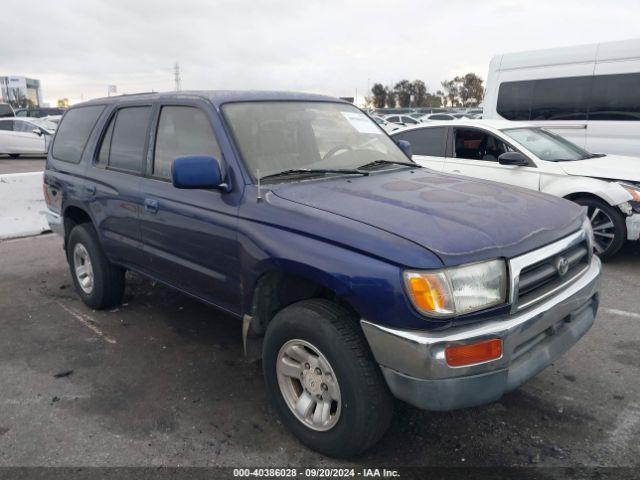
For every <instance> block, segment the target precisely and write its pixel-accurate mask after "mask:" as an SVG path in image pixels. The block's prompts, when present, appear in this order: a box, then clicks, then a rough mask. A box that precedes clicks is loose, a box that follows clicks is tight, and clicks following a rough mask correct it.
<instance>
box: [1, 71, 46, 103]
mask: <svg viewBox="0 0 640 480" xmlns="http://www.w3.org/2000/svg"><path fill="white" fill-rule="evenodd" d="M0 94H1V96H2V100H1V102H2V103H9V104H11V106H12V107H13V108H27V107H40V106H42V88H41V87H40V80H36V79H33V78H27V77H20V76H13V75H11V76H7V77H0Z"/></svg>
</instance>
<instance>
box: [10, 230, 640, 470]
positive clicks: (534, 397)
mask: <svg viewBox="0 0 640 480" xmlns="http://www.w3.org/2000/svg"><path fill="white" fill-rule="evenodd" d="M638 272H640V248H638V247H636V246H633V247H632V248H627V249H626V250H625V251H623V253H622V254H620V255H618V257H617V258H616V259H614V261H612V262H610V263H609V264H607V265H606V266H605V269H604V278H603V285H602V305H601V311H600V314H599V317H598V319H597V323H596V325H595V326H594V327H593V329H592V330H591V331H590V332H589V333H588V335H587V336H586V337H585V338H584V339H583V340H582V341H581V342H580V343H579V344H578V345H576V346H575V347H574V348H573V349H572V350H571V351H570V352H568V354H566V355H565V356H564V357H563V358H562V359H560V360H559V361H558V362H557V363H556V364H555V365H553V366H552V367H550V368H549V369H547V370H546V371H544V372H543V373H542V374H540V375H539V376H538V377H536V378H535V379H533V380H532V381H530V382H529V383H527V384H526V385H524V386H523V387H522V388H520V389H519V390H517V391H515V392H512V393H510V394H508V395H506V396H505V397H503V398H502V400H501V401H499V402H498V403H495V404H492V405H489V406H484V407H479V408H473V409H468V410H463V411H457V412H450V413H430V412H423V411H419V410H416V409H414V408H411V407H409V406H406V405H398V407H397V409H396V416H395V420H394V422H393V425H392V427H391V429H390V431H389V432H388V433H387V435H386V436H385V437H384V438H383V440H382V441H381V442H380V443H379V444H378V445H377V446H376V447H375V448H374V449H373V450H372V451H370V452H369V453H368V454H367V455H366V456H364V457H361V458H358V459H355V460H353V462H336V461H334V460H332V459H328V458H323V457H321V456H319V455H317V454H316V453H314V452H311V451H309V450H307V449H306V448H304V447H302V446H301V445H300V444H299V443H298V442H297V441H296V440H295V439H294V438H293V437H292V436H291V435H290V434H289V433H288V432H287V431H286V430H285V429H284V427H283V426H282V425H281V424H280V423H279V422H278V421H277V419H276V416H275V412H274V411H273V410H272V409H271V408H270V407H269V406H268V405H267V401H266V396H265V392H264V385H263V380H262V375H261V370H260V365H259V364H258V363H248V362H247V361H245V360H244V359H243V356H242V344H241V335H240V324H239V323H238V322H236V321H235V320H233V319H231V318H229V317H226V316H224V315H221V314H220V313H218V312H217V311H216V310H214V309H212V308H210V307H207V306H205V305H202V304H200V303H198V302H197V301H195V300H192V299H190V298H188V297H185V296H183V295H181V294H179V293H176V292H173V291H171V290H169V289H167V288H165V287H162V286H160V285H155V284H153V283H152V282H150V281H149V280H146V279H143V278H141V277H138V276H135V275H130V276H129V278H128V287H127V292H126V299H125V304H124V305H123V306H122V307H121V308H119V309H116V310H114V311H111V312H95V311H92V310H90V309H88V308H86V307H85V306H84V305H83V304H82V303H81V302H80V300H79V299H78V297H77V296H76V295H75V293H74V291H73V288H72V284H71V279H70V276H69V273H68V270H67V265H66V263H65V260H64V256H63V252H62V248H61V240H60V239H59V238H58V237H56V236H54V235H50V234H49V235H42V236H38V237H32V238H27V239H21V240H10V241H5V242H3V243H0V466H32V465H39V466H43V465H46V466H154V465H192V466H206V465H223V466H266V465H304V466H308V465H318V466H322V465H325V466H326V465H336V464H339V463H340V464H344V465H350V464H353V465H360V464H367V465H372V466H386V465H430V466H436V465H437V466H480V465H482V466H503V465H507V466H512V465H527V466H529V465H535V466H577V465H591V466H595V465H598V466H630V465H636V466H637V465H640V441H639V440H640V381H639V379H640V348H638V345H640V308H639V307H638V291H639V289H640V275H638ZM57 374H59V378H58V377H56V375H57Z"/></svg>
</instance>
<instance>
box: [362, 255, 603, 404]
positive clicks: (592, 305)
mask: <svg viewBox="0 0 640 480" xmlns="http://www.w3.org/2000/svg"><path fill="white" fill-rule="evenodd" d="M600 268H601V266H600V260H599V259H598V257H597V256H595V255H594V256H593V257H592V259H591V262H590V264H589V267H588V269H587V270H586V271H585V272H584V274H582V275H581V276H580V278H579V279H577V280H576V281H575V282H573V283H572V284H571V285H569V286H568V287H567V288H566V289H564V290H562V291H561V292H560V293H558V294H557V295H555V296H554V297H552V298H550V299H548V300H546V301H543V302H541V303H539V304H537V305H536V306H534V307H531V308H529V309H527V310H525V311H523V312H521V313H518V314H515V315H506V316H504V317H500V318H496V319H494V320H491V321H489V322H483V323H481V324H476V325H470V326H461V327H456V328H451V329H448V330H446V331H442V332H422V331H417V332H416V331H410V330H395V329H390V328H387V327H383V326H380V325H376V324H373V323H370V322H368V321H366V320H361V324H362V328H363V330H364V333H365V336H366V338H367V341H368V342H369V345H370V347H371V350H372V352H373V355H374V357H375V359H376V361H377V362H378V363H379V364H380V367H381V368H382V372H383V374H384V377H385V380H386V381H387V384H388V386H389V388H390V390H391V392H392V393H393V394H394V395H395V396H396V397H398V398H400V399H402V400H404V401H406V402H408V403H410V404H412V405H414V406H416V407H419V408H424V409H427V410H453V409H457V408H465V407H472V406H475V405H481V404H485V403H489V402H492V401H495V400H497V399H498V398H500V397H501V396H502V395H503V394H504V393H506V392H508V391H511V390H513V389H515V388H517V387H518V386H520V385H522V384H523V383H524V382H526V381H527V380H529V379H530V378H531V377H533V376H535V375H536V374H538V373H539V372H541V371H542V370H544V369H545V368H546V367H547V366H549V365H550V364H551V363H552V362H553V361H555V360H556V359H557V358H558V357H560V356H561V355H562V354H563V353H564V352H565V351H567V350H568V349H569V348H570V347H571V346H572V345H573V344H575V343H576V342H577V341H578V340H579V339H580V338H581V337H582V336H583V335H584V334H585V333H586V332H587V331H588V330H589V328H591V325H593V322H594V320H595V316H596V312H597V310H598V283H599V277H600ZM491 338H501V339H502V341H503V353H502V357H501V358H499V359H496V360H493V361H490V362H486V363H482V364H477V365H470V366H465V367H450V366H449V365H448V364H447V362H446V359H445V348H447V347H449V346H452V345H461V344H465V343H475V342H479V341H482V340H486V339H491Z"/></svg>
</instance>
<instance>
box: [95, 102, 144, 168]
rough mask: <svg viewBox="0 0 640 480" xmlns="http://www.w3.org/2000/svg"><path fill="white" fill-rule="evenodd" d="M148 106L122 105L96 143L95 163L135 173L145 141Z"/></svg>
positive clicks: (140, 166) (140, 161)
mask: <svg viewBox="0 0 640 480" xmlns="http://www.w3.org/2000/svg"><path fill="white" fill-rule="evenodd" d="M150 114H151V107H125V108H122V109H120V110H118V112H117V113H116V115H115V116H114V117H113V118H112V120H111V122H110V125H109V127H108V129H107V132H106V134H105V136H104V137H103V139H102V144H101V145H100V151H99V153H98V163H102V162H105V163H107V164H108V165H109V166H110V167H113V168H116V169H118V170H126V171H129V172H135V173H139V172H141V171H142V163H143V160H144V154H145V144H146V141H147V129H148V127H149V118H150Z"/></svg>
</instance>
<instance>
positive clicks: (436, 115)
mask: <svg viewBox="0 0 640 480" xmlns="http://www.w3.org/2000/svg"><path fill="white" fill-rule="evenodd" d="M455 119H456V117H454V116H453V115H452V114H450V113H430V114H428V115H425V116H424V117H422V118H420V121H421V122H427V121H428V122H432V121H434V120H455Z"/></svg>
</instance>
